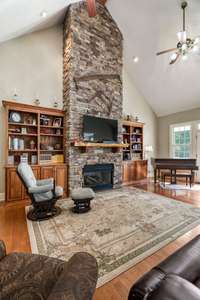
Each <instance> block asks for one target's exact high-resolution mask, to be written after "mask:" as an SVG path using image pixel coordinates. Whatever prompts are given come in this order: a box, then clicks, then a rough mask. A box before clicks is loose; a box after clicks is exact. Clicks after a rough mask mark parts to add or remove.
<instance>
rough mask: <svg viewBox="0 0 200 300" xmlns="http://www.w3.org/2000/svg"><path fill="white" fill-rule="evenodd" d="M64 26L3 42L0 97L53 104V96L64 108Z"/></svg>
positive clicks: (0, 126) (0, 177)
mask: <svg viewBox="0 0 200 300" xmlns="http://www.w3.org/2000/svg"><path fill="white" fill-rule="evenodd" d="M62 39H63V37H62V27H61V26H56V27H53V28H50V29H47V30H43V31H40V32H36V33H32V34H28V35H26V36H23V37H21V38H17V39H14V40H11V41H9V42H6V43H4V44H1V45H0V99H1V100H5V99H6V100H8V99H13V95H14V89H15V88H16V90H17V94H18V101H19V102H24V103H28V104H33V101H34V99H35V98H36V97H37V98H39V99H40V102H41V106H46V107H47V106H48V107H52V106H53V102H54V99H55V98H56V99H57V100H58V101H59V107H60V108H62V98H63V97H62V93H63V91H62V86H63V84H62V51H63V47H62ZM3 117H4V114H3V108H2V101H1V102H0V198H1V193H3V191H4V170H3V166H4V163H5V159H4V158H5V154H4V142H3V141H4V136H5V135H4V124H5V123H4V122H3Z"/></svg>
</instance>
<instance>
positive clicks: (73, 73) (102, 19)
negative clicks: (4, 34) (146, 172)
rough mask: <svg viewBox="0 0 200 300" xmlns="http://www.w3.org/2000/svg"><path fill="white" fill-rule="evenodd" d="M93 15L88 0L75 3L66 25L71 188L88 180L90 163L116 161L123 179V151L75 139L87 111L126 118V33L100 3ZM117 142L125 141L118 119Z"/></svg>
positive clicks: (117, 180)
mask: <svg viewBox="0 0 200 300" xmlns="http://www.w3.org/2000/svg"><path fill="white" fill-rule="evenodd" d="M97 11H98V14H97V16H96V17H95V18H89V17H88V12H87V9H86V4H85V1H84V2H78V3H75V4H72V5H70V7H69V9H68V12H67V15H66V19H65V23H64V74H63V79H64V109H65V111H66V119H67V121H66V122H67V124H66V125H67V141H68V149H67V153H66V154H67V160H68V164H69V188H70V190H71V189H73V188H74V187H80V186H81V185H82V184H83V168H84V166H85V165H87V164H90V165H91V164H101V163H103V164H106V163H113V164H114V176H113V184H114V187H116V186H120V185H121V182H122V150H118V151H117V152H116V153H112V150H111V149H106V148H105V149H96V148H91V149H88V150H87V151H86V152H85V153H82V152H81V149H79V148H78V147H73V146H71V142H73V141H79V140H81V138H82V124H83V115H86V114H88V115H93V116H99V117H104V118H111V119H118V120H120V119H121V118H122V35H121V32H120V31H119V29H118V27H117V25H116V23H115V22H114V20H113V19H112V17H111V15H110V14H109V12H108V10H107V9H106V8H105V7H104V6H102V5H100V4H97ZM118 142H119V143H120V142H122V132H121V124H120V122H119V136H118Z"/></svg>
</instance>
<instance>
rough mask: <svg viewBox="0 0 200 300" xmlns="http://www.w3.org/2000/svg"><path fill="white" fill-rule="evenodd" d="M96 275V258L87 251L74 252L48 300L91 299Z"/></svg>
mask: <svg viewBox="0 0 200 300" xmlns="http://www.w3.org/2000/svg"><path fill="white" fill-rule="evenodd" d="M97 276H98V267H97V262H96V259H95V258H94V257H93V256H91V255H90V254H88V253H82V252H81V253H76V254H75V255H74V256H73V257H72V258H71V259H70V260H69V261H68V262H67V263H66V267H65V268H64V270H63V272H62V273H61V275H60V277H59V279H58V281H57V282H56V283H55V285H54V287H53V289H52V291H51V293H50V295H49V297H48V300H55V299H57V300H61V299H62V300H72V299H73V300H91V299H92V297H93V294H94V291H95V287H96V283H97Z"/></svg>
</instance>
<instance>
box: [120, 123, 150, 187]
mask: <svg viewBox="0 0 200 300" xmlns="http://www.w3.org/2000/svg"><path fill="white" fill-rule="evenodd" d="M122 126H123V127H122V133H123V143H124V144H128V145H129V146H128V147H127V148H124V149H123V164H122V177H123V185H131V184H133V183H134V182H135V181H137V180H141V179H144V178H146V177H147V160H144V159H143V153H144V146H143V142H144V123H140V122H132V121H123V122H122Z"/></svg>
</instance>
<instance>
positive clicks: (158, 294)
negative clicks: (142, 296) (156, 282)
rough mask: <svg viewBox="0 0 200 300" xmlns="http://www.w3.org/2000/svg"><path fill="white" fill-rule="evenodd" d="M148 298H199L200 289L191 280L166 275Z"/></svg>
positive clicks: (180, 299)
mask: <svg viewBox="0 0 200 300" xmlns="http://www.w3.org/2000/svg"><path fill="white" fill-rule="evenodd" d="M147 299H148V300H161V299H162V300H168V299H173V300H199V299H200V290H199V288H197V287H196V286H195V285H194V284H192V283H191V282H189V281H187V280H185V279H183V278H181V277H179V276H177V275H173V274H170V275H167V276H166V277H165V279H164V280H163V281H162V283H161V284H160V286H159V288H157V289H156V290H154V291H153V292H152V293H151V295H150V296H149V297H148V298H147Z"/></svg>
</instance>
